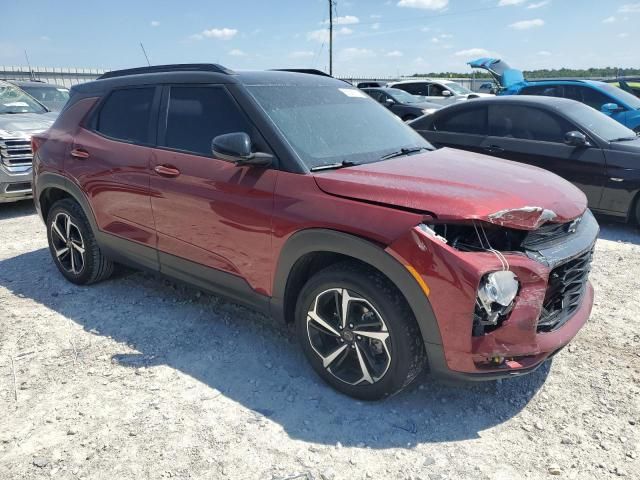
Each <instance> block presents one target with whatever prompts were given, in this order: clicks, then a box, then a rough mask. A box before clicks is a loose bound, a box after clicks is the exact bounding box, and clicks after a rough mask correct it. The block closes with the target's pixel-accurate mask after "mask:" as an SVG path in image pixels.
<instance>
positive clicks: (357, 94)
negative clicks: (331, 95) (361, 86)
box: [338, 88, 367, 98]
mask: <svg viewBox="0 0 640 480" xmlns="http://www.w3.org/2000/svg"><path fill="white" fill-rule="evenodd" d="M338 90H340V91H341V92H342V93H344V94H345V95H346V96H347V97H352V98H367V94H366V93H364V92H361V91H360V90H358V89H357V88H339V89H338Z"/></svg>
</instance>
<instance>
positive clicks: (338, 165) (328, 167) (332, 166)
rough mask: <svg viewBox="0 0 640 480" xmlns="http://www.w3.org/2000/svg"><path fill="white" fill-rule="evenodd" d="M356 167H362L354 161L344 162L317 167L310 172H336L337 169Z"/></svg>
mask: <svg viewBox="0 0 640 480" xmlns="http://www.w3.org/2000/svg"><path fill="white" fill-rule="evenodd" d="M356 165H360V164H359V163H358V162H354V161H353V160H343V161H341V162H340V163H328V164H327V165H317V166H315V167H311V168H310V169H309V170H311V171H312V172H317V171H320V170H335V169H336V168H343V167H354V166H356Z"/></svg>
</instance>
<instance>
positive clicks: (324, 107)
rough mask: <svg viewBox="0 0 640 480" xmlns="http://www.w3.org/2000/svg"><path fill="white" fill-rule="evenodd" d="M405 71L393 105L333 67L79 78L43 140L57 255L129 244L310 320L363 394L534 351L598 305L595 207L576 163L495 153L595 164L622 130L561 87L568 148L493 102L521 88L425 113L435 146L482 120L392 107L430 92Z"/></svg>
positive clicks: (41, 173) (532, 358)
mask: <svg viewBox="0 0 640 480" xmlns="http://www.w3.org/2000/svg"><path fill="white" fill-rule="evenodd" d="M412 83H416V82H412ZM400 86H404V88H409V86H408V84H398V85H395V87H400ZM432 86H433V85H429V89H428V90H427V91H426V93H427V94H428V93H430V92H431V88H432ZM395 87H393V88H385V87H377V86H376V87H368V89H369V90H370V93H371V95H376V94H380V97H379V101H380V98H382V94H384V95H385V98H386V96H387V95H388V96H389V98H392V99H393V100H394V104H393V105H391V103H388V105H387V108H385V107H382V106H381V105H380V103H378V102H376V101H374V100H373V99H372V98H371V97H370V96H369V95H367V93H365V92H363V91H362V90H360V89H357V88H354V87H352V86H350V85H346V84H345V83H344V82H342V81H339V80H336V79H333V78H331V77H327V76H320V75H313V74H309V73H299V72H296V73H294V72H285V71H267V72H233V71H230V70H228V69H226V68H224V67H221V66H219V65H209V64H195V65H164V66H153V67H144V68H139V69H131V70H123V71H114V72H110V73H108V74H105V75H103V76H102V77H101V78H100V79H98V80H97V81H94V82H89V83H85V84H82V85H76V86H74V87H73V88H72V89H71V97H70V99H69V101H68V103H67V105H66V107H65V109H64V110H63V112H62V113H61V116H60V118H59V121H58V122H56V124H55V125H54V127H53V128H51V129H50V130H48V131H46V132H43V133H38V134H36V135H34V136H33V138H32V144H33V151H34V199H35V203H36V207H37V209H38V211H39V213H40V215H41V217H42V219H43V221H44V222H45V224H46V231H47V239H48V242H49V249H50V253H51V256H52V259H53V262H54V263H55V264H56V266H57V268H58V269H59V271H60V272H61V274H62V275H63V276H64V277H65V278H66V279H68V280H69V281H70V282H73V283H76V284H91V283H94V282H97V281H100V280H104V279H106V278H108V277H109V276H110V274H111V272H112V271H113V267H114V263H115V262H118V263H125V264H129V265H132V266H137V267H141V268H145V269H149V270H152V271H159V272H161V273H164V274H166V275H169V276H171V277H173V278H176V279H179V280H183V281H187V282H190V283H192V284H194V285H196V286H198V287H199V288H202V289H205V290H209V291H213V292H217V293H220V294H223V295H226V296H228V297H230V298H232V299H235V300H236V301H238V302H240V303H243V304H245V305H248V306H250V307H252V308H255V309H258V310H260V311H263V312H265V313H267V314H269V315H271V316H273V317H275V318H277V319H280V320H282V321H283V322H286V323H290V324H293V325H295V327H296V332H297V336H298V339H299V341H300V343H301V345H302V349H303V351H304V354H305V355H306V357H307V359H308V360H309V362H310V363H311V365H312V367H313V368H314V369H315V370H316V372H317V373H318V374H319V375H320V376H321V377H322V378H323V379H324V380H325V381H326V382H328V383H329V384H330V385H332V386H333V387H334V388H336V389H337V390H339V391H341V392H343V393H345V394H347V395H351V396H354V397H357V398H363V399H378V398H384V397H387V396H389V395H392V394H394V393H395V392H397V391H399V390H401V389H402V388H404V387H406V386H407V385H409V384H410V383H411V382H412V380H413V379H414V378H416V376H417V375H418V374H419V373H420V372H421V371H422V370H423V369H424V368H425V367H427V366H428V368H429V370H430V371H431V372H432V373H433V374H435V375H441V376H445V377H448V378H457V379H466V380H486V379H496V378H507V377H513V376H518V375H522V374H525V373H528V372H531V371H533V370H535V369H536V368H538V367H539V366H540V365H541V364H542V363H543V362H544V361H545V360H546V359H548V358H549V357H550V356H552V355H554V354H555V353H557V352H558V351H559V350H561V349H562V348H563V347H564V346H565V345H566V344H567V343H568V342H569V341H570V340H571V339H572V338H573V337H574V336H575V334H576V333H577V332H578V330H579V329H580V328H581V327H582V326H583V325H584V323H585V322H586V321H587V318H588V316H589V314H590V311H591V306H592V302H593V289H592V287H591V285H590V283H589V281H588V272H589V268H590V263H591V255H592V251H593V247H594V243H595V240H596V237H597V235H598V224H597V222H596V220H595V219H594V217H593V215H592V214H591V212H590V210H589V209H588V208H587V199H586V197H585V195H584V194H583V193H582V192H581V191H580V190H579V189H578V188H576V187H574V186H573V185H571V184H570V183H569V182H567V181H566V180H563V179H562V178H560V177H559V176H557V175H555V174H553V173H551V172H549V171H548V170H545V169H541V168H536V167H533V166H530V165H524V164H522V163H516V162H511V161H507V160H504V159H498V158H492V157H491V156H487V155H484V154H481V153H479V152H482V153H486V152H487V151H488V150H486V148H485V147H487V148H488V147H491V146H492V145H493V143H495V142H503V143H501V145H503V146H502V147H500V148H503V149H504V150H507V149H508V148H510V142H512V143H513V142H515V139H517V138H520V137H524V140H526V141H531V142H533V141H535V142H538V143H537V146H538V147H539V148H540V149H548V150H549V151H551V150H554V149H555V150H554V151H556V150H557V151H558V152H559V151H560V150H563V151H566V154H567V155H568V156H569V157H570V158H573V156H575V155H578V156H580V158H582V155H584V162H585V164H587V165H590V164H592V165H594V167H593V170H594V171H595V170H596V169H597V168H596V167H595V165H596V164H598V162H599V161H600V160H599V159H600V158H601V157H600V156H605V157H606V156H607V155H608V151H609V150H610V149H612V148H614V147H613V146H611V145H609V144H606V145H605V140H606V139H608V140H612V139H611V138H609V137H608V136H607V135H609V134H613V135H615V133H610V132H609V129H612V127H611V125H610V124H605V126H604V127H596V126H592V125H591V124H589V125H585V127H589V128H588V129H587V128H585V129H584V130H582V129H580V127H581V126H583V125H582V124H581V123H579V122H578V120H575V119H574V118H573V116H571V114H569V113H566V112H564V113H560V112H555V110H553V106H552V105H551V104H550V103H549V105H548V107H547V108H546V110H545V109H543V108H541V109H540V111H541V112H542V113H543V114H544V113H545V112H546V113H547V114H549V115H551V113H554V114H557V116H558V118H561V119H562V120H563V121H564V122H566V123H567V124H570V125H571V126H570V129H569V130H570V132H567V133H570V135H566V139H567V141H569V140H570V141H571V142H572V143H573V145H571V146H569V145H565V144H562V148H560V147H559V146H558V145H556V144H555V143H554V142H553V141H551V142H549V141H547V140H549V139H548V138H546V139H545V138H540V139H537V138H535V137H533V136H532V135H534V134H531V133H526V132H524V133H520V129H522V128H525V127H526V128H529V127H528V125H522V122H519V120H520V118H519V117H518V116H517V115H512V113H513V112H511V113H510V112H509V111H504V112H502V113H501V112H500V111H494V110H493V108H494V105H495V108H501V107H502V108H503V109H504V108H506V107H509V106H512V107H513V108H516V107H525V106H528V104H526V103H524V102H525V100H521V101H520V103H518V100H516V103H514V104H511V103H508V101H509V99H506V98H505V99H498V100H497V101H494V100H492V99H483V98H476V99H475V100H473V101H464V102H458V101H453V100H447V102H448V101H451V102H452V103H453V106H450V107H446V108H443V109H441V110H438V111H435V112H433V113H431V114H430V115H427V116H422V117H421V118H419V119H417V120H415V121H414V122H415V123H414V124H412V125H414V126H417V127H421V128H420V129H419V130H420V133H422V134H423V135H424V136H425V137H427V138H429V136H430V135H432V134H433V135H439V136H438V137H437V138H436V137H434V138H432V140H433V141H434V142H435V143H436V144H437V146H444V145H446V144H447V142H449V141H452V142H453V141H454V140H453V139H454V138H455V136H456V135H457V134H460V133H461V134H463V136H467V137H472V136H473V135H470V134H468V133H465V132H464V130H465V129H466V128H475V129H476V130H479V131H478V132H477V133H476V134H475V135H476V136H477V137H479V138H478V140H477V148H476V150H477V152H473V151H472V152H468V151H467V152H465V151H462V150H460V149H458V150H456V149H451V148H441V149H435V148H434V146H433V145H432V144H431V143H430V142H429V141H427V139H425V138H423V136H421V135H420V134H418V133H417V132H416V131H415V130H413V129H412V128H411V127H410V126H408V125H407V124H405V123H404V122H401V121H398V118H397V116H395V115H394V114H393V113H392V112H393V108H392V107H393V106H396V108H400V107H402V106H404V107H411V105H412V102H413V101H414V100H413V98H415V97H411V98H409V100H407V97H405V96H402V94H400V93H398V92H396V88H395ZM447 88H449V89H451V90H450V91H452V92H453V90H455V88H454V87H451V86H450V85H447ZM400 91H402V89H400ZM418 93H419V92H418ZM423 93H425V92H423ZM440 93H442V91H441V92H440ZM455 93H457V92H454V93H452V94H451V95H449V97H452V96H454V95H455ZM394 95H395V96H394ZM460 95H461V96H463V97H464V96H465V95H466V98H469V95H468V94H465V93H461V94H460ZM441 96H442V97H443V98H444V97H447V96H446V95H441ZM426 98H429V99H431V98H432V96H430V95H428V96H427V97H426ZM554 100H555V101H558V102H560V100H557V99H554ZM549 102H550V101H549ZM567 102H569V101H567ZM383 103H385V104H386V103H387V102H386V100H385V101H383ZM400 104H402V105H400ZM558 105H560V104H558ZM566 105H567V107H570V106H572V105H574V102H569V103H567V104H566ZM467 107H472V111H470V112H468V115H465V114H464V111H466V110H465V109H466V108H467ZM476 107H477V108H479V109H480V110H481V112H480V113H478V112H477V111H476ZM417 108H419V109H420V110H421V112H422V113H424V111H423V110H426V109H425V108H423V107H422V106H418V107H417ZM558 108H562V109H563V111H564V109H565V106H564V105H560V106H559V107H558ZM398 111H399V110H398ZM594 112H595V111H594ZM458 113H461V114H460V115H457V114H458ZM515 113H518V112H515ZM595 113H597V112H595ZM577 115H578V116H580V115H579V114H577ZM452 117H455V119H453V120H451V121H448V122H447V119H451V118H452ZM500 117H502V120H501V119H500ZM506 119H510V120H511V124H509V122H508V121H507V120H506ZM443 120H444V121H445V123H444V124H443V123H442V121H443ZM598 120H599V119H595V120H594V122H595V123H598V122H597V121H598ZM607 120H608V119H607ZM500 121H502V124H500ZM572 122H573V123H575V125H574V124H573V123H572ZM494 123H495V125H494ZM613 123H614V125H615V127H616V128H617V127H618V124H615V122H613ZM423 124H424V128H422V126H423ZM433 125H436V127H433ZM442 125H445V126H444V127H443V126H442ZM448 125H452V126H451V127H449V126H448ZM451 129H453V130H454V131H451V132H448V131H447V130H451ZM564 130H565V129H564V128H563V129H562V133H560V134H561V135H562V136H563V138H564V137H565V132H564ZM578 130H579V131H578ZM490 133H491V134H496V135H498V137H497V138H493V137H490V136H489V134H490ZM552 133H553V132H548V135H551V134H552ZM556 133H558V132H556ZM605 134H606V135H605ZM600 136H602V139H601V137H600ZM484 137H488V138H489V139H488V140H487V138H484ZM601 140H602V142H601ZM545 142H546V143H545ZM588 142H589V143H590V142H593V143H594V145H596V146H597V147H596V146H593V147H591V146H587V143H588ZM596 142H598V143H596ZM463 143H464V142H462V141H461V140H460V145H461V147H463V148H464V144H463ZM609 143H616V142H615V141H613V142H609ZM620 145H623V143H620ZM497 146H498V144H497V143H496V147H497ZM587 149H590V151H587ZM494 150H495V151H491V152H490V153H494V154H498V153H500V152H499V150H498V148H495V149H494ZM571 152H573V153H571ZM581 152H584V154H583V153H581ZM553 154H555V153H550V155H553ZM599 155H600V156H599ZM589 159H592V160H591V163H590V162H589ZM620 175H623V173H622V172H620ZM603 182H604V180H603ZM602 191H604V186H603V188H602ZM603 196H604V194H603ZM601 201H602V200H601ZM599 205H601V203H599Z"/></svg>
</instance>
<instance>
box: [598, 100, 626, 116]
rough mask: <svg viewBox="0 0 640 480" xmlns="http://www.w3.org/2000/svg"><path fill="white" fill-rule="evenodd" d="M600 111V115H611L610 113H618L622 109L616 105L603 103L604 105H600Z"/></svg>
mask: <svg viewBox="0 0 640 480" xmlns="http://www.w3.org/2000/svg"><path fill="white" fill-rule="evenodd" d="M600 110H601V111H602V113H605V114H607V115H611V114H612V113H616V112H619V111H620V110H622V109H621V108H620V106H619V105H618V104H617V103H605V104H604V105H602V107H600Z"/></svg>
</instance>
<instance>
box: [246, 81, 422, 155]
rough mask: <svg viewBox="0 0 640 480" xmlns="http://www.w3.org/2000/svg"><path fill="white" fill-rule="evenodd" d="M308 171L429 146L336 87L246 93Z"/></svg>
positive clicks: (362, 97) (374, 106)
mask: <svg viewBox="0 0 640 480" xmlns="http://www.w3.org/2000/svg"><path fill="white" fill-rule="evenodd" d="M248 89H249V91H250V92H251V94H252V95H253V96H254V98H255V99H256V100H257V102H258V103H259V104H260V105H261V106H262V108H263V109H264V110H265V111H266V113H267V115H268V116H269V117H270V118H271V120H272V121H273V122H274V123H275V125H276V126H277V127H278V129H279V130H280V132H282V134H283V135H284V137H285V138H286V139H287V141H288V142H289V143H290V144H291V146H292V147H293V149H294V150H295V151H296V153H297V154H298V156H299V157H300V158H301V159H302V161H303V162H304V163H305V165H306V166H307V167H308V168H316V167H319V166H323V165H331V164H335V163H340V162H353V163H369V162H375V161H378V160H380V159H381V157H382V156H384V155H388V154H390V153H393V152H396V151H399V150H401V149H402V148H415V147H423V148H429V149H432V148H433V147H431V145H430V144H429V143H428V142H427V141H426V140H424V139H423V138H422V137H421V136H420V135H418V134H417V133H416V132H415V131H414V130H413V129H411V128H410V127H408V126H407V125H405V124H404V122H403V121H402V120H401V119H400V118H399V117H397V116H396V115H394V114H393V113H391V112H390V111H389V110H388V109H386V108H384V107H382V106H381V105H380V104H378V102H376V101H374V100H372V99H371V98H370V97H369V96H368V95H367V94H366V93H364V92H362V91H360V90H358V89H356V88H350V87H346V86H345V87H343V88H342V87H341V88H339V87H337V86H317V87H308V86H304V87H302V86H275V85H274V86H253V87H248Z"/></svg>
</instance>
